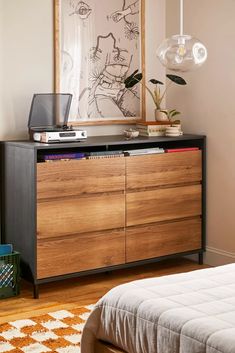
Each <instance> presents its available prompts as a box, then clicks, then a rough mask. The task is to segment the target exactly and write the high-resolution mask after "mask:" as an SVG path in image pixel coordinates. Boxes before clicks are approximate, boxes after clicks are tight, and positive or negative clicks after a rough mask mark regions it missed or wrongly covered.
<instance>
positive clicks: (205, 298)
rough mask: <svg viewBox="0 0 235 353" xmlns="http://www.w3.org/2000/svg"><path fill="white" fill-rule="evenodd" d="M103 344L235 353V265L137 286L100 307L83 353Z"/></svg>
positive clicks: (178, 352) (136, 349)
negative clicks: (98, 344) (99, 340)
mask: <svg viewBox="0 0 235 353" xmlns="http://www.w3.org/2000/svg"><path fill="white" fill-rule="evenodd" d="M96 339H101V340H104V341H107V342H110V343H112V344H113V345H115V346H116V347H119V348H121V349H123V350H124V351H126V352H128V353H235V264H231V265H226V266H221V267H216V268H210V269H203V270H199V271H193V272H188V273H182V274H177V275H171V276H164V277H159V278H151V279H144V280H138V281H134V282H131V283H128V284H124V285H121V286H118V287H116V288H114V289H112V290H111V291H110V292H108V293H107V294H106V295H105V296H104V297H103V298H102V299H101V300H100V301H99V302H98V303H97V304H96V306H95V309H94V310H93V312H92V313H91V315H90V317H89V319H88V321H87V323H86V325H85V329H84V332H83V336H82V343H81V352H82V353H96V352H95V351H94V342H95V340H96Z"/></svg>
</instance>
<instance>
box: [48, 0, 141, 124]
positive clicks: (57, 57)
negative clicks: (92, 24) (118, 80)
mask: <svg viewBox="0 0 235 353" xmlns="http://www.w3.org/2000/svg"><path fill="white" fill-rule="evenodd" d="M63 1H64V2H68V5H67V4H66V6H72V5H71V4H75V5H76V4H77V5H79V4H81V3H83V4H85V5H88V4H89V3H92V2H93V3H94V2H100V0H87V3H85V2H83V1H80V0H54V5H53V6H54V91H55V92H56V93H61V92H64V93H65V90H64V88H62V87H63V84H64V82H65V81H66V80H65V78H64V67H65V66H64V63H63V62H62V54H61V53H62V46H63V45H64V43H65V40H64V41H63V40H62V36H61V27H62V25H61V23H62V17H63V16H64V15H63V11H64V10H63V9H62V2H63ZM112 1H113V5H114V3H115V2H116V3H117V2H119V3H120V2H122V1H123V3H124V4H125V3H126V1H127V0H110V1H109V2H108V4H111V2H112ZM130 1H132V3H138V6H139V12H138V13H137V14H138V18H139V22H138V25H139V32H138V43H139V45H138V46H137V44H135V48H137V49H136V51H135V52H134V54H136V56H135V59H134V60H139V61H138V64H139V65H138V66H137V67H136V65H135V63H134V60H133V57H134V54H133V55H129V53H128V55H129V56H130V57H131V59H128V60H129V62H130V63H131V64H130V65H129V67H128V70H129V71H128V72H126V74H125V75H126V76H129V74H131V73H132V72H133V71H134V70H136V69H139V70H140V71H141V72H142V73H143V80H142V82H143V83H145V0H130ZM75 5H74V9H75V10H74V14H77V13H78V11H77V7H76V6H75ZM63 6H64V5H63ZM129 7H130V6H129ZM88 10H89V11H91V10H90V9H89V8H88V9H87V13H88ZM116 12H118V11H116ZM84 13H86V11H85V12H84ZM71 14H73V13H71ZM96 16H97V17H98V14H97V15H96ZM135 16H136V14H135ZM129 17H130V15H129ZM129 17H128V19H129ZM107 18H108V16H107ZM110 18H111V17H109V21H110V22H116V23H117V22H118V21H120V20H119V19H118V20H117V21H114V20H113V21H111V20H110ZM135 18H136V17H135ZM120 22H121V21H120ZM111 24H112V23H111ZM82 25H83V26H84V21H83V20H82ZM97 27H98V26H97ZM64 28H66V26H65V25H64V27H63V29H64ZM63 32H65V29H64V31H63ZM63 36H64V34H63ZM64 37H65V36H64ZM98 37H100V38H101V39H102V40H103V38H105V39H106V38H108V40H109V42H110V41H112V40H113V43H114V46H113V47H114V48H115V49H116V47H115V43H116V41H115V39H116V38H115V36H114V35H112V32H110V31H109V34H108V35H107V36H101V35H99V36H97V38H98ZM100 38H99V39H100ZM123 38H124V36H123ZM125 38H126V36H125ZM126 40H127V39H126ZM135 41H136V42H137V39H136V38H135ZM118 42H120V38H118ZM97 43H98V41H97ZM117 46H118V45H117ZM133 47H134V46H133ZM93 49H94V48H93ZM95 49H97V47H95ZM117 50H118V48H117ZM137 51H138V53H137ZM123 52H127V50H123ZM131 54H132V53H131ZM137 54H138V56H137ZM124 55H125V53H124ZM106 58H107V55H106ZM106 61H107V59H106ZM90 66H91V65H87V67H88V69H89V68H90ZM123 66H124V65H123ZM131 66H132V67H131ZM82 67H84V65H83V66H82ZM87 67H86V69H87ZM126 67H127V65H125V69H126ZM62 68H63V70H62ZM79 74H80V72H79ZM123 77H124V78H125V76H123ZM122 86H123V82H122ZM137 86H138V90H139V91H138V92H136V93H135V92H134V93H133V92H132V93H130V92H127V93H128V94H129V95H130V94H131V98H132V97H134V98H135V99H133V100H132V99H129V100H128V97H127V94H126V102H127V103H128V104H129V102H133V103H132V106H131V104H129V105H130V106H131V108H129V107H128V108H129V109H126V110H124V109H123V106H124V103H123V102H124V99H123V100H122V104H123V106H122V107H121V109H122V110H121V112H122V114H120V117H119V115H118V113H119V110H120V109H119V106H118V107H117V108H118V109H113V106H114V105H113V100H112V101H111V102H110V99H109V97H108V99H107V100H109V101H108V103H112V104H111V105H110V104H107V103H106V101H105V100H103V101H102V100H101V99H100V101H99V102H101V103H102V102H104V104H106V106H104V109H103V110H102V109H101V110H102V113H103V111H105V113H107V112H108V113H107V114H106V115H105V117H103V115H102V114H100V115H101V116H99V117H96V116H97V115H96V111H97V110H95V109H94V111H92V112H91V114H90V113H89V114H90V115H89V116H88V115H86V114H83V115H82V114H80V115H79V116H81V118H79V117H77V116H76V117H75V114H73V112H72V117H70V118H69V123H72V125H74V126H76V125H109V124H134V123H136V122H137V121H143V120H145V119H146V96H145V94H146V92H145V88H144V85H137ZM92 89H93V88H90V89H89V92H91V91H92ZM83 91H84V90H83ZM87 91H88V89H87ZM122 92H124V90H122ZM66 93H73V92H69V90H68V89H67V91H66ZM80 96H81V95H80ZM80 96H79V99H80ZM135 96H136V97H135ZM137 96H138V97H137ZM96 97H101V96H97V95H96ZM105 98H107V97H105ZM75 102H78V99H76V100H75ZM79 103H80V101H79ZM96 103H97V101H96ZM134 103H135V105H134ZM115 104H116V100H115ZM128 104H127V105H128ZM82 106H84V107H85V108H86V107H87V109H88V104H87V103H84V104H83V105H82ZM89 106H90V105H89ZM96 107H97V104H96V105H95V108H96ZM132 107H133V108H132ZM75 108H76V107H75ZM101 108H103V107H101ZM111 108H112V109H111ZM114 108H115V106H114ZM135 108H136V109H137V111H138V113H137V114H136V113H135V111H134V109H135ZM131 109H132V110H131ZM116 110H117V112H116ZM75 111H76V112H77V110H75ZM109 111H110V112H113V111H114V112H115V113H116V115H115V116H112V113H110V115H109ZM123 111H124V113H126V112H127V114H126V115H124V113H123ZM98 112H99V113H100V109H98ZM129 112H131V114H130V115H131V116H130V117H129V116H128V115H129ZM92 114H93V116H95V118H93V117H92Z"/></svg>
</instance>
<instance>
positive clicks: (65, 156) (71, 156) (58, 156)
mask: <svg viewBox="0 0 235 353" xmlns="http://www.w3.org/2000/svg"><path fill="white" fill-rule="evenodd" d="M84 157H85V153H68V154H47V155H45V156H44V157H43V158H44V160H45V161H46V160H58V159H76V158H84Z"/></svg>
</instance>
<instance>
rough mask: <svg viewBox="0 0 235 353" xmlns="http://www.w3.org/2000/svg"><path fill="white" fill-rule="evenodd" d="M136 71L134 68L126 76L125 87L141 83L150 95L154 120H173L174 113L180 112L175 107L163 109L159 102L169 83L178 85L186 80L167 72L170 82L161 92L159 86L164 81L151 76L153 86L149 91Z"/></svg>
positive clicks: (184, 83)
mask: <svg viewBox="0 0 235 353" xmlns="http://www.w3.org/2000/svg"><path fill="white" fill-rule="evenodd" d="M138 71H139V70H135V71H134V72H133V74H131V75H130V76H129V77H127V78H126V79H125V81H124V84H125V87H126V88H127V89H131V88H133V87H134V86H135V85H136V84H137V83H140V84H142V85H143V86H144V87H145V88H146V90H147V91H148V93H149V94H150V95H151V97H152V99H153V102H154V104H155V119H156V120H169V121H171V122H175V121H173V118H174V117H175V116H176V115H179V114H180V112H178V111H177V110H176V109H173V110H170V111H168V110H166V109H163V108H162V107H161V104H162V101H163V98H164V97H165V95H166V91H167V89H168V88H169V87H170V85H171V84H172V83H176V84H178V85H181V86H183V85H186V84H187V83H186V81H185V80H184V79H183V78H182V77H180V76H177V75H171V74H167V75H166V77H167V78H168V79H169V80H170V82H169V83H168V84H167V86H166V88H165V90H164V91H163V92H161V89H160V86H161V85H164V83H163V82H161V81H159V80H156V79H155V78H152V79H151V80H149V82H150V83H152V84H153V85H154V88H153V90H152V91H151V89H150V88H149V87H148V86H147V85H146V84H143V83H142V82H141V81H142V78H143V74H142V73H141V72H138Z"/></svg>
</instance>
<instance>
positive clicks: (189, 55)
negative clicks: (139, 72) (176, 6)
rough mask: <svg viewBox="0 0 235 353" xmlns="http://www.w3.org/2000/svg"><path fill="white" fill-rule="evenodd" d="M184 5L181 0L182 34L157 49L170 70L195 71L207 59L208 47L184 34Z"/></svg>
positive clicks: (174, 36)
mask: <svg viewBox="0 0 235 353" xmlns="http://www.w3.org/2000/svg"><path fill="white" fill-rule="evenodd" d="M183 7H184V3H183V0H180V34H176V35H173V36H172V37H170V38H167V39H165V40H164V41H163V43H162V44H161V45H160V46H159V48H158V49H157V57H158V59H159V60H160V62H161V63H162V65H163V66H165V67H166V68H167V69H169V70H173V71H180V72H186V71H193V70H195V69H197V68H198V67H200V66H201V65H202V64H203V63H204V62H205V61H206V59H207V50H206V47H205V46H204V45H203V44H202V43H201V42H200V41H199V40H198V39H197V38H194V37H192V36H190V35H188V34H184V25H183V23H184V10H183Z"/></svg>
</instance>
